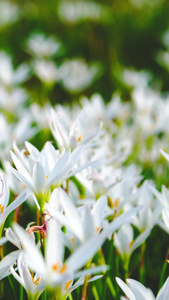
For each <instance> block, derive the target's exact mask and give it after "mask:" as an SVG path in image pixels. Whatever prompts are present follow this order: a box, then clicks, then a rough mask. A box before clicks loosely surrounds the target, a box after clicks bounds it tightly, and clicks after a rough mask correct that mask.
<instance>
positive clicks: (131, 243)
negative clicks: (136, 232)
mask: <svg viewBox="0 0 169 300" xmlns="http://www.w3.org/2000/svg"><path fill="white" fill-rule="evenodd" d="M133 243H134V241H133V240H132V241H131V242H130V244H129V247H130V248H131V246H132V245H133Z"/></svg>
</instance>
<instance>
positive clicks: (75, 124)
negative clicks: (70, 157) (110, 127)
mask: <svg viewBox="0 0 169 300" xmlns="http://www.w3.org/2000/svg"><path fill="white" fill-rule="evenodd" d="M87 122H88V121H87V119H86V120H84V117H83V110H82V111H81V112H80V113H79V115H78V116H77V117H75V119H73V121H72V119H71V120H70V116H68V113H67V112H66V111H64V110H63V109H61V108H60V109H59V110H58V111H55V110H54V109H51V113H50V116H49V125H50V129H51V131H52V134H53V136H54V137H55V139H56V141H57V144H58V147H59V148H60V149H61V151H65V150H67V149H69V148H70V149H75V148H76V147H78V146H79V145H84V146H85V147H86V146H87V147H91V146H92V145H93V144H94V145H95V140H96V139H97V138H98V137H100V135H102V133H103V131H102V130H101V126H97V127H95V128H90V129H89V128H88V125H87V124H86V123H87ZM85 125H87V126H85ZM86 127H87V128H86Z"/></svg>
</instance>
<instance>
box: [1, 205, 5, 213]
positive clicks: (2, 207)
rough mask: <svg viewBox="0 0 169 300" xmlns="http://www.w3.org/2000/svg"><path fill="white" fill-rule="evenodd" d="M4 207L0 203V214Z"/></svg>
mask: <svg viewBox="0 0 169 300" xmlns="http://www.w3.org/2000/svg"><path fill="white" fill-rule="evenodd" d="M4 208H5V206H2V204H0V214H3V212H4Z"/></svg>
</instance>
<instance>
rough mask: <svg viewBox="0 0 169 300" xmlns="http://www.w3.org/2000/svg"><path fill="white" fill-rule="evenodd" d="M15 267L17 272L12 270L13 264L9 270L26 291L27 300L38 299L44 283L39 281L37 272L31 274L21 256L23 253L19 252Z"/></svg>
mask: <svg viewBox="0 0 169 300" xmlns="http://www.w3.org/2000/svg"><path fill="white" fill-rule="evenodd" d="M17 269H18V273H19V275H18V273H17V272H16V271H15V270H14V268H13V266H12V267H11V268H10V271H11V273H12V275H13V276H14V278H15V279H16V280H17V281H18V282H19V283H20V284H21V285H22V286H23V287H24V289H25V290H26V292H27V295H28V299H29V300H37V299H39V297H40V295H41V293H42V292H43V290H44V284H43V282H42V281H41V278H40V277H39V276H38V274H35V275H34V276H32V274H31V273H30V271H29V268H28V266H27V264H26V262H25V260H24V258H23V253H22V252H21V253H20V254H19V257H18V260H17Z"/></svg>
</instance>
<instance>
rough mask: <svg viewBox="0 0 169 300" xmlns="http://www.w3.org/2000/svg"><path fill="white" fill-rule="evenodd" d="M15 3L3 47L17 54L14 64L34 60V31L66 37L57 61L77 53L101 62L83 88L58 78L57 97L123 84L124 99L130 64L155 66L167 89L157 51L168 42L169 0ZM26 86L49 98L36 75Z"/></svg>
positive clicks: (53, 95)
mask: <svg viewBox="0 0 169 300" xmlns="http://www.w3.org/2000/svg"><path fill="white" fill-rule="evenodd" d="M2 2H3V1H1V3H2ZM10 3H11V4H16V5H17V6H18V9H19V10H18V17H17V19H16V21H15V22H13V24H10V25H8V24H5V25H3V26H1V28H0V36H1V38H0V49H1V50H5V51H7V52H8V53H9V54H10V55H11V56H12V57H13V63H14V65H15V66H17V65H19V64H20V63H22V62H25V61H27V62H29V61H30V59H31V57H30V55H29V54H28V53H27V50H26V46H25V45H26V42H27V40H28V38H29V37H30V35H31V34H32V33H44V34H45V35H46V36H54V37H56V38H57V39H59V40H60V41H61V42H62V51H60V53H59V54H58V55H55V56H54V57H53V60H54V61H55V63H56V64H57V65H58V66H60V65H61V64H62V63H63V61H65V59H74V58H80V59H83V60H85V61H86V62H87V63H91V62H95V63H97V64H98V65H99V71H98V74H97V76H96V79H95V80H94V82H93V84H92V85H90V86H88V87H86V88H85V89H83V90H82V91H80V92H79V91H78V92H72V91H71V92H70V91H68V90H66V89H65V88H64V87H63V86H62V85H61V84H59V83H56V84H55V85H54V86H53V88H52V89H50V93H49V95H48V96H49V98H50V100H51V101H52V102H53V103H58V102H69V101H72V100H74V99H76V98H77V99H78V98H79V96H80V95H81V94H83V95H84V94H85V95H87V96H90V95H92V94H93V93H94V92H98V93H101V95H103V98H104V99H105V101H109V100H110V98H111V95H112V93H113V91H115V90H120V93H121V94H122V96H123V99H125V100H128V99H130V91H128V90H127V88H126V87H125V85H124V84H123V79H122V71H123V70H124V68H126V67H127V68H134V69H137V70H141V69H146V70H148V71H150V72H151V73H152V82H151V84H152V85H154V86H155V87H156V86H158V87H160V88H161V89H162V91H167V90H168V72H167V71H166V70H165V69H164V68H163V67H162V66H160V65H159V63H158V62H157V59H156V55H157V53H158V52H159V51H160V50H164V48H165V47H164V45H163V43H162V35H163V33H164V31H166V30H167V29H168V28H169V18H168V12H169V1H167V0H153V1H146V0H121V1H117V0H114V1H113V0H105V1H101V0H100V1H99V0H98V1H87V0H86V1H80V0H78V1H75V0H74V1H64V0H62V1H54V0H50V1H45V0H40V1H38V0H36V1H30V0H27V1H22V0H17V1H11V2H10ZM1 14H2V9H1V12H0V15H1ZM26 88H28V89H29V90H31V93H32V97H33V99H34V100H35V101H40V102H43V101H45V100H44V95H43V91H42V86H41V83H40V82H39V80H37V78H36V77H33V78H32V77H31V79H30V80H29V81H28V82H27V83H26Z"/></svg>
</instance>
